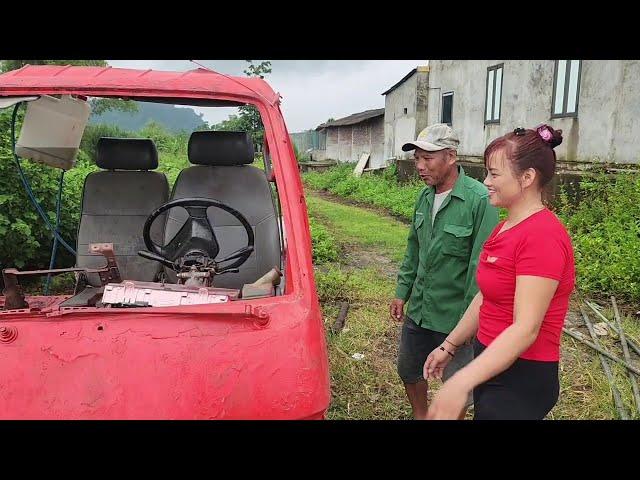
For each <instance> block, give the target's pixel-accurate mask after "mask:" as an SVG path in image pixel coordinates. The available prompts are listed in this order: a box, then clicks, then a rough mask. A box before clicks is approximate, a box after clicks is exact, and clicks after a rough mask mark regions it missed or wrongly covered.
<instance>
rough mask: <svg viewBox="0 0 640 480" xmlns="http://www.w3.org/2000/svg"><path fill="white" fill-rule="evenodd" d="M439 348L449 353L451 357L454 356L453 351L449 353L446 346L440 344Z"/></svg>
mask: <svg viewBox="0 0 640 480" xmlns="http://www.w3.org/2000/svg"><path fill="white" fill-rule="evenodd" d="M440 350H442V351H443V352H447V353H448V354H449V355H451V357H452V358H453V357H455V356H456V355H455V353H451V352H450V351H449V350H447V349H446V348H444V347H443V346H442V345H440Z"/></svg>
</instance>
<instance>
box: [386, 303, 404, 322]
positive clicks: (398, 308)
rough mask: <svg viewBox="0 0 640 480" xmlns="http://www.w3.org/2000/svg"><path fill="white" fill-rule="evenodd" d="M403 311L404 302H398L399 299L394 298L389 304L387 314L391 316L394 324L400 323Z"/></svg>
mask: <svg viewBox="0 0 640 480" xmlns="http://www.w3.org/2000/svg"><path fill="white" fill-rule="evenodd" d="M403 310H404V300H400V299H399V298H394V299H393V301H392V302H391V306H390V307H389V313H390V314H391V318H392V319H393V320H395V321H396V322H400V321H402V316H403Z"/></svg>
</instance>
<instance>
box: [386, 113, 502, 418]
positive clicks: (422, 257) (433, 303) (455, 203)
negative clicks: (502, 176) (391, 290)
mask: <svg viewBox="0 0 640 480" xmlns="http://www.w3.org/2000/svg"><path fill="white" fill-rule="evenodd" d="M459 144H460V141H459V139H458V136H457V134H456V133H455V132H454V131H453V130H452V129H451V127H449V126H448V125H446V124H442V123H439V124H435V125H431V126H429V127H427V128H425V129H424V130H423V131H422V132H420V134H419V135H418V138H417V140H416V141H414V142H410V143H407V144H405V145H403V147H402V150H403V151H405V152H407V151H411V150H414V151H415V152H414V160H415V166H416V170H417V172H418V175H419V176H420V178H421V179H422V181H424V183H425V184H426V187H425V188H424V189H422V191H421V192H420V194H419V195H418V199H417V201H416V204H415V208H414V213H413V221H412V222H411V227H410V230H409V237H408V240H407V250H406V253H405V257H404V260H403V262H402V266H401V267H400V273H399V274H398V284H397V288H396V293H395V297H396V298H395V299H394V300H393V301H392V302H391V307H390V313H391V318H392V319H394V320H396V321H402V320H403V319H404V323H403V326H402V334H401V337H400V346H399V351H398V374H399V375H400V378H401V379H402V381H403V383H404V386H405V390H406V392H407V397H408V398H409V402H410V403H411V408H412V409H413V415H414V418H416V419H424V418H425V417H426V414H427V391H428V385H427V382H426V380H425V379H424V378H423V375H422V369H423V366H424V362H425V360H426V359H427V356H428V355H429V354H430V353H431V352H432V351H433V350H434V349H436V348H444V349H445V350H447V351H449V352H453V348H452V346H451V345H448V343H447V341H446V336H447V334H449V332H451V330H453V328H454V327H455V326H456V324H457V323H458V321H459V320H460V318H461V317H462V314H463V313H464V312H465V310H466V309H467V306H468V305H469V303H471V300H472V299H473V297H474V296H475V294H476V293H477V291H478V287H477V285H476V278H475V277H476V269H477V266H478V256H479V254H480V250H481V249H482V245H483V244H484V242H485V240H486V239H487V237H488V236H489V235H490V234H491V232H492V231H493V229H494V228H495V226H496V225H497V223H498V212H497V210H496V209H495V207H493V206H491V205H490V204H489V194H488V192H487V188H486V187H485V186H484V185H483V184H482V183H480V182H479V181H477V180H474V179H473V178H471V177H469V176H467V175H465V173H464V170H463V169H462V167H461V166H459V165H458V164H457V149H458V145H459ZM407 301H408V305H407V311H406V315H403V310H404V306H405V302H407ZM456 347H457V348H456V350H455V356H454V358H453V359H452V361H451V362H449V364H448V365H447V368H445V371H444V374H443V377H442V380H443V381H446V380H447V379H448V378H449V377H451V376H452V375H453V374H454V373H455V372H456V371H457V370H459V369H460V368H462V367H464V366H465V365H466V364H467V363H469V362H470V361H471V360H472V359H473V349H472V346H471V345H470V344H469V345H464V346H458V345H456ZM452 356H453V354H452ZM472 402H473V399H472V398H471V397H470V398H469V400H468V402H467V407H468V406H469V405H471V404H472ZM465 412H466V411H463V412H462V415H461V418H464V414H465Z"/></svg>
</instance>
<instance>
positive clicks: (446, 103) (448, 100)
mask: <svg viewBox="0 0 640 480" xmlns="http://www.w3.org/2000/svg"><path fill="white" fill-rule="evenodd" d="M440 121H441V122H442V123H446V124H447V125H449V126H451V125H452V123H453V92H448V93H443V94H442V115H441V118H440Z"/></svg>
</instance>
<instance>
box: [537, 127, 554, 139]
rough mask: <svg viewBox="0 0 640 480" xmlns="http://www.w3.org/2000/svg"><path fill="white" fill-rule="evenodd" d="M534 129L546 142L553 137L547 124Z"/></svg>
mask: <svg viewBox="0 0 640 480" xmlns="http://www.w3.org/2000/svg"><path fill="white" fill-rule="evenodd" d="M536 131H537V132H538V135H540V138H542V140H544V141H545V142H547V143H549V142H550V141H551V139H552V138H553V132H552V131H551V129H550V128H549V127H548V126H547V125H541V126H539V127H538V128H537V129H536Z"/></svg>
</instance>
